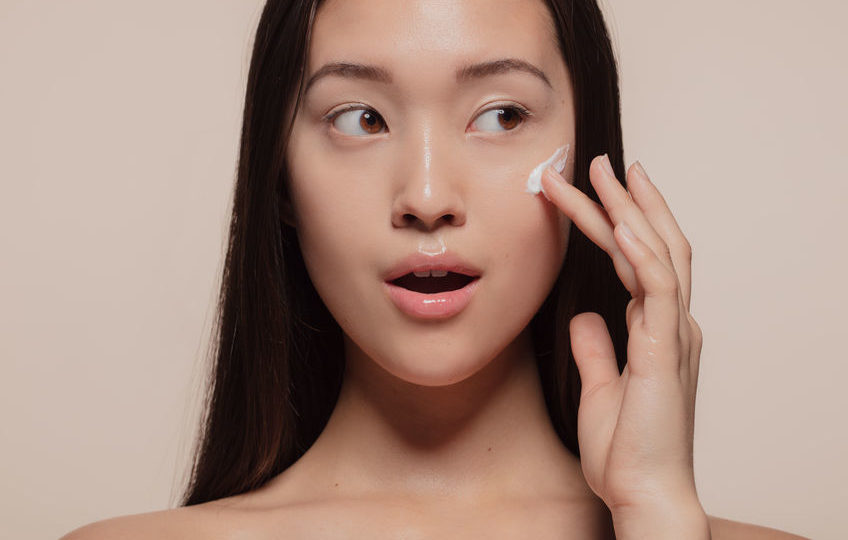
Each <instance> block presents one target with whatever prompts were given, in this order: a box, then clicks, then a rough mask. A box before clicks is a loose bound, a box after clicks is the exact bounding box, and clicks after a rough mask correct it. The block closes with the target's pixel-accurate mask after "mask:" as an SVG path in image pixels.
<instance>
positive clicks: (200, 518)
mask: <svg viewBox="0 0 848 540" xmlns="http://www.w3.org/2000/svg"><path fill="white" fill-rule="evenodd" d="M228 513H229V512H228V511H227V509H226V507H224V506H221V505H215V504H201V505H197V506H189V507H181V508H174V509H170V510H159V511H156V512H147V513H143V514H132V515H127V516H120V517H114V518H110V519H104V520H102V521H96V522H94V523H90V524H88V525H85V526H83V527H80V528H78V529H75V530H73V531H71V532H69V533H68V534H66V535H65V536H63V537H62V538H60V539H59V540H104V539H116V538H120V539H121V540H141V539H145V540H147V539H150V538H157V539H161V540H171V539H174V540H177V539H181V540H191V539H194V538H198V539H200V538H203V539H207V538H208V539H220V540H227V539H229V538H234V537H235V536H236V535H237V533H238V526H237V522H236V521H234V520H233V519H231V516H228V515H227V514H228Z"/></svg>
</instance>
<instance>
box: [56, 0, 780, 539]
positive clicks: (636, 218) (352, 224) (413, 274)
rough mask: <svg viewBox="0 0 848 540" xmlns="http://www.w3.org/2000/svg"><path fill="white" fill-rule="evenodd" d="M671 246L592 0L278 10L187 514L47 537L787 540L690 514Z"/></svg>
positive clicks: (251, 108)
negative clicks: (622, 115) (627, 128)
mask: <svg viewBox="0 0 848 540" xmlns="http://www.w3.org/2000/svg"><path fill="white" fill-rule="evenodd" d="M539 188H541V192H539ZM690 257H691V250H690V246H689V244H688V242H687V240H686V238H685V236H684V235H683V233H682V232H681V231H680V229H679V227H678V226H677V224H676V222H675V219H674V217H673V215H672V212H671V211H670V210H669V208H668V207H667V206H666V204H665V202H664V200H663V197H662V196H661V194H660V193H659V192H658V191H657V189H656V188H655V187H654V185H653V184H652V183H651V182H650V180H649V179H648V177H647V176H646V174H645V172H644V170H643V169H642V168H641V166H640V165H638V163H637V164H635V165H633V166H631V167H630V168H629V169H628V170H627V173H626V174H625V171H624V164H623V156H622V145H621V128H620V122H619V94H618V79H617V72H616V66H615V61H614V58H613V54H612V50H611V47H610V43H609V39H608V37H607V34H606V30H605V26H604V21H603V18H602V16H601V13H600V11H599V9H598V6H597V5H596V3H595V1H594V0H548V1H543V0H448V1H445V0H438V1H437V0H410V1H403V2H398V1H394V0H326V1H324V2H320V1H317V0H313V1H309V0H302V1H296V0H270V1H269V2H268V3H267V5H266V7H265V10H264V12H263V14H262V18H261V20H260V22H259V28H258V32H257V36H256V42H255V47H254V52H253V58H252V63H251V69H250V75H249V82H248V88H247V99H246V106H245V114H244V129H243V133H242V146H241V155H240V163H239V172H238V181H237V185H236V192H235V203H234V209H233V218H232V223H231V229H230V243H229V252H228V256H227V261H226V268H225V272H224V278H223V285H222V295H221V302H220V319H219V326H218V335H217V343H216V345H217V346H216V349H215V350H216V362H215V365H214V372H213V378H212V384H211V391H210V395H209V401H208V403H207V414H206V417H205V421H204V429H203V431H202V433H201V438H200V444H199V446H198V451H197V455H196V460H195V466H194V469H193V476H192V481H191V484H190V486H189V488H188V490H187V493H186V496H185V499H184V501H183V502H184V505H183V506H182V507H181V508H178V509H174V510H168V511H162V512H156V513H151V514H142V515H136V516H128V517H122V518H117V519H113V520H108V521H103V522H99V523H96V524H93V525H90V526H88V527H84V528H82V529H79V530H77V531H75V532H74V533H71V534H70V535H69V536H68V537H67V538H69V539H82V538H117V537H121V538H149V537H156V538H172V537H173V538H279V539H294V538H533V539H539V538H581V539H584V538H599V539H600V538H614V537H615V538H669V539H671V538H674V539H683V538H685V539H701V538H710V536H711V535H712V537H713V538H797V537H795V536H792V535H789V534H786V533H781V532H779V531H775V530H772V529H765V528H761V527H755V526H752V525H745V524H741V523H736V522H729V521H726V520H720V519H716V518H713V517H711V516H708V515H707V514H706V512H705V510H704V508H703V507H702V505H701V503H700V501H699V498H698V494H697V491H696V488H695V482H694V474H693V466H692V442H693V422H694V405H695V393H696V385H697V380H698V361H699V354H700V349H701V333H700V330H699V328H698V325H697V323H696V322H695V320H694V319H693V318H692V316H691V315H690V314H689V304H690V290H691V281H690Z"/></svg>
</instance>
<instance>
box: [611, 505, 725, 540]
mask: <svg viewBox="0 0 848 540" xmlns="http://www.w3.org/2000/svg"><path fill="white" fill-rule="evenodd" d="M610 512H611V513H612V521H613V526H614V528H615V536H616V538H617V539H619V540H629V539H642V538H651V539H656V540H663V539H669V540H671V539H675V540H677V539H680V538H687V539H692V540H710V539H711V536H710V524H709V519H708V518H707V514H706V512H705V511H704V508H703V507H702V506H701V503H700V501H699V500H698V499H697V497H694V499H693V498H691V497H687V498H671V499H665V500H657V501H652V502H646V503H644V504H634V505H627V506H619V507H614V508H610Z"/></svg>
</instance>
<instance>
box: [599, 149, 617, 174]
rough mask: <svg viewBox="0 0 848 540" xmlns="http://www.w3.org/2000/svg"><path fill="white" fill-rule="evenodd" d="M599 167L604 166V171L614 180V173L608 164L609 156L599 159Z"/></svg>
mask: <svg viewBox="0 0 848 540" xmlns="http://www.w3.org/2000/svg"><path fill="white" fill-rule="evenodd" d="M601 165H603V166H604V170H605V171H606V172H607V174H608V175H610V176H611V177H612V178H615V171H613V170H612V164H611V163H610V160H609V156H608V155H606V154H604V157H603V158H601Z"/></svg>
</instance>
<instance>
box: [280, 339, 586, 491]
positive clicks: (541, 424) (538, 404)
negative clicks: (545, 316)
mask: <svg viewBox="0 0 848 540" xmlns="http://www.w3.org/2000/svg"><path fill="white" fill-rule="evenodd" d="M346 348H347V351H346V352H347V355H346V372H345V378H344V382H343V384H342V389H341V393H340V395H339V400H338V402H337V404H336V406H335V409H334V410H333V413H332V415H331V417H330V420H329V422H328V423H327V426H326V427H325V429H324V431H323V432H322V433H321V435H320V436H319V437H318V440H317V441H316V442H315V444H314V445H313V446H312V447H311V448H310V449H309V450H308V451H307V453H306V454H304V456H303V457H302V458H301V460H300V461H299V462H298V463H295V465H293V466H292V467H291V468H290V470H291V471H292V472H291V474H289V477H290V478H291V477H295V478H297V477H300V478H304V479H305V478H310V479H311V484H312V485H314V486H320V485H322V484H323V485H324V486H325V487H326V486H329V487H333V488H334V489H335V490H336V492H337V493H339V494H342V493H348V494H350V495H356V496H363V495H365V494H369V495H392V496H398V495H402V496H412V497H416V498H419V497H420V498H440V499H444V498H445V497H446V496H447V497H450V498H451V499H461V500H477V501H479V500H481V499H503V498H505V497H546V498H550V497H558V498H560V497H580V498H591V497H593V494H592V492H591V490H590V489H589V488H588V486H587V485H586V483H585V480H584V479H583V475H582V471H581V469H580V463H579V461H578V460H577V458H575V457H574V456H573V455H572V454H571V453H570V452H569V451H568V450H567V449H566V448H565V446H564V445H563V444H562V442H561V440H560V439H559V437H558V436H557V434H556V432H555V430H554V428H553V425H552V424H551V420H550V416H549V415H548V412H547V408H546V406H545V400H544V395H543V393H542V387H541V382H540V380H539V374H538V369H537V367H536V362H535V358H534V355H533V346H532V340H531V338H530V334H529V329H527V330H525V331H524V332H523V333H522V334H521V335H520V336H519V337H518V338H517V339H516V340H515V341H513V343H511V344H510V346H509V347H507V349H505V350H504V351H503V352H502V353H501V354H500V355H499V356H498V357H497V358H495V359H493V360H492V361H491V362H489V363H488V364H487V365H486V366H485V367H484V368H482V369H481V370H479V371H478V372H477V373H475V374H474V375H472V376H470V377H468V378H466V379H464V380H462V381H460V382H458V383H455V384H452V385H448V386H420V385H415V384H411V383H409V382H407V381H404V380H401V379H399V378H397V377H395V376H394V375H392V374H391V373H389V372H387V371H385V370H384V369H383V368H382V367H380V366H379V365H378V364H376V363H375V362H374V361H373V360H371V359H370V358H368V357H367V356H365V355H364V354H363V353H362V352H361V351H360V350H359V349H358V348H357V347H355V346H354V345H352V343H351V342H349V340H347V339H346ZM298 483H300V482H298ZM316 489H320V487H316Z"/></svg>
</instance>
